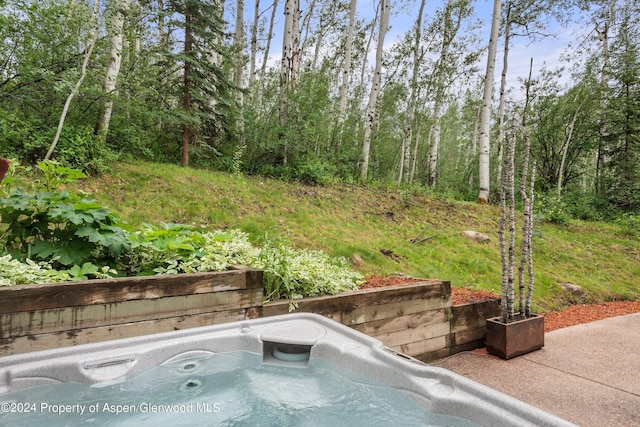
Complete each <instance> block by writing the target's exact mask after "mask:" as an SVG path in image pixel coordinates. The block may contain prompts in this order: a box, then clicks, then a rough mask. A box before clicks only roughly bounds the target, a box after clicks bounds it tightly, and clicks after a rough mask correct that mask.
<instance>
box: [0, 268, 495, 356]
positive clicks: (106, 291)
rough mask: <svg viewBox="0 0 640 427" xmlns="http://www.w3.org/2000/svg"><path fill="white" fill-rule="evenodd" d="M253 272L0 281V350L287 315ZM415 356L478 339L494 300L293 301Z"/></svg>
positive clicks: (402, 295)
mask: <svg viewBox="0 0 640 427" xmlns="http://www.w3.org/2000/svg"><path fill="white" fill-rule="evenodd" d="M262 298H263V288H262V272H261V271H257V270H251V269H241V270H234V271H226V272H222V273H200V274H189V275H171V276H151V277H132V278H122V279H107V280H91V281H85V282H65V283H55V284H41V285H21V286H11V287H0V355H9V354H17V353H24V352H28V351H36V350H43V349H49V348H57V347H63V346H69V345H76V344H84V343H90V342H97V341H106V340H112V339H118V338H126V337H133V336H138V335H145V334H151V333H157V332H166V331H171V330H177V329H186V328H193V327H196V326H205V325H212V324H219V323H226V322H233V321H237V320H244V319H252V318H256V317H261V316H274V315H279V314H286V313H289V301H278V302H271V303H267V304H264V306H263V302H262ZM297 302H298V309H297V310H296V311H297V312H312V313H317V314H321V315H324V316H326V317H329V318H331V319H333V320H335V321H337V322H340V323H342V324H344V325H347V326H350V327H352V328H354V329H356V330H358V331H360V332H363V333H365V334H367V335H370V336H372V337H375V338H377V339H379V340H380V341H382V342H383V343H384V344H385V345H387V346H389V347H392V348H394V349H396V350H398V351H400V352H402V353H404V354H407V355H409V356H413V357H415V358H418V359H420V360H423V361H431V360H434V359H436V358H440V357H445V356H448V355H450V354H455V353H457V352H460V351H463V350H469V349H472V348H478V347H482V346H483V340H484V334H485V324H484V322H485V319H486V318H490V317H495V316H497V315H499V314H500V307H499V304H498V300H492V301H485V302H482V303H477V304H467V305H462V306H452V304H451V285H450V283H449V282H447V281H440V280H425V281H423V282H420V283H414V284H407V285H401V286H391V287H386V288H375V289H365V290H359V291H355V292H348V293H343V294H339V295H332V296H321V297H314V298H304V299H302V300H298V301H297Z"/></svg>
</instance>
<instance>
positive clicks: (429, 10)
mask: <svg viewBox="0 0 640 427" xmlns="http://www.w3.org/2000/svg"><path fill="white" fill-rule="evenodd" d="M284 1H285V0H279V10H278V12H277V14H276V21H277V23H276V25H277V27H278V28H281V26H282V25H283V23H284V15H283V12H282V8H283V4H284ZM378 1H379V0H359V1H358V4H357V14H358V17H359V18H364V19H366V20H369V21H370V20H371V19H373V16H374V14H375V7H376V5H377V2H378ZM263 3H264V5H265V6H262V5H261V9H263V8H265V7H267V6H266V5H267V4H268V3H267V2H264V0H263ZM301 3H302V5H301V8H302V9H303V10H302V13H303V14H304V12H305V8H306V7H307V6H306V4H305V0H301ZM445 3H446V0H427V2H426V6H425V16H429V17H430V16H433V15H434V12H435V10H436V9H438V8H442V7H443V6H444V4H445ZM473 3H474V17H475V18H477V19H479V20H480V21H481V22H482V24H483V25H482V28H481V29H480V30H479V35H480V37H481V40H482V44H483V46H486V45H487V44H488V41H489V33H490V26H491V15H492V11H493V0H474V2H473ZM418 7H419V4H418V2H417V1H416V0H414V1H407V0H405V1H397V2H392V10H394V13H393V14H392V17H391V20H390V27H391V28H390V31H389V32H388V33H387V37H386V39H385V40H386V41H385V47H386V48H387V49H388V48H390V47H391V46H392V45H393V44H395V43H397V42H398V41H399V40H400V39H401V38H402V36H403V35H404V34H406V32H407V31H409V30H410V29H411V27H412V26H413V23H414V21H415V17H416V16H417V14H418ZM231 9H232V8H231ZM229 10H230V8H227V11H229ZM253 13H254V4H248V3H247V4H245V16H246V18H245V23H247V25H250V23H251V22H252V20H253ZM266 16H268V14H266ZM229 21H230V24H231V25H233V20H231V19H229ZM247 28H249V27H247ZM550 30H551V31H552V32H553V33H555V35H554V37H547V38H544V39H541V40H537V41H535V42H532V41H531V40H529V39H528V38H526V37H517V38H514V39H513V40H512V45H511V49H510V52H509V61H508V73H507V87H508V88H514V89H515V94H514V96H515V97H518V94H517V92H520V90H519V88H520V83H519V81H518V78H520V79H525V78H527V77H528V75H529V64H530V60H531V58H533V73H532V74H533V77H534V78H535V77H536V76H537V75H538V73H539V71H540V69H541V68H542V67H543V66H546V67H547V68H548V69H554V68H556V67H558V66H560V65H563V64H562V63H561V60H560V57H561V55H562V54H563V52H565V50H566V48H567V46H568V44H569V43H570V42H571V41H573V40H575V39H576V37H578V38H580V37H584V36H585V34H584V33H587V32H588V28H584V26H583V27H580V26H579V24H576V25H574V26H568V27H566V28H563V27H560V26H558V25H557V24H554V25H553V26H551V27H550ZM576 32H578V33H582V34H580V35H576ZM280 34H281V32H278V30H276V34H275V35H274V39H273V40H272V42H271V51H270V61H269V63H271V64H277V63H278V61H279V58H280V55H281V49H282V39H281V35H280ZM503 47H504V46H503V39H502V38H501V39H500V41H499V46H498V57H497V59H496V68H495V80H496V87H497V85H498V84H499V82H500V77H501V76H500V74H501V72H502V69H503V59H502V58H503ZM374 56H375V43H374V44H373V45H372V46H371V51H370V53H369V58H370V62H371V63H372V62H373V58H374ZM259 61H261V59H259ZM477 65H478V68H479V69H480V73H481V74H482V75H484V73H485V69H486V53H485V54H484V55H483V56H482V57H481V59H480V62H479V63H478V64H477ZM560 80H561V81H560V82H561V83H568V82H569V81H570V77H569V74H568V73H565V75H564V76H563V77H562V78H561V79H560Z"/></svg>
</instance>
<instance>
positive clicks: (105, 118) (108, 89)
mask: <svg viewBox="0 0 640 427" xmlns="http://www.w3.org/2000/svg"><path fill="white" fill-rule="evenodd" d="M128 7H129V0H116V1H115V10H113V11H112V15H111V28H110V32H111V37H110V38H109V41H110V43H111V47H110V50H109V62H108V63H107V74H106V76H105V80H104V92H105V94H106V95H107V100H106V101H105V103H104V109H103V110H102V114H101V115H100V119H99V120H98V126H97V128H96V133H97V134H98V137H99V138H100V140H101V142H102V143H104V142H105V141H106V139H107V133H108V132H109V122H110V121H111V114H112V113H113V97H114V96H115V95H116V93H117V92H116V82H117V81H118V74H119V73H120V64H121V63H122V53H123V50H122V41H123V25H124V14H125V12H126V10H127V9H128Z"/></svg>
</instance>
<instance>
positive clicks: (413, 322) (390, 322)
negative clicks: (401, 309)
mask: <svg viewBox="0 0 640 427" xmlns="http://www.w3.org/2000/svg"><path fill="white" fill-rule="evenodd" d="M448 321H449V309H448V308H445V309H441V310H431V311H421V312H419V313H414V314H409V315H405V316H397V317H392V318H387V319H381V320H374V321H371V322H366V323H360V324H357V325H354V326H353V329H355V330H357V331H360V332H362V333H364V334H367V335H372V336H373V335H378V334H384V333H387V332H395V331H404V330H406V329H411V328H415V327H418V326H422V325H432V324H435V323H444V322H448Z"/></svg>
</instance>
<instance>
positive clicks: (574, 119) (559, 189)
mask: <svg viewBox="0 0 640 427" xmlns="http://www.w3.org/2000/svg"><path fill="white" fill-rule="evenodd" d="M588 99H589V97H588V96H585V98H584V99H583V100H582V102H581V103H580V105H579V106H578V108H576V112H575V113H574V114H573V117H572V118H571V122H570V123H569V132H568V134H567V140H566V141H565V142H564V145H563V147H562V158H561V159H560V169H559V170H558V186H557V192H558V196H560V195H561V194H562V180H563V176H564V165H565V163H566V161H567V152H568V151H569V145H570V144H571V140H572V139H573V129H574V128H575V126H576V122H577V121H578V114H579V113H580V110H581V109H582V107H583V106H584V104H585V103H586V102H587V100H588ZM576 101H578V96H577V95H576V99H574V100H573V104H575V103H576Z"/></svg>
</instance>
